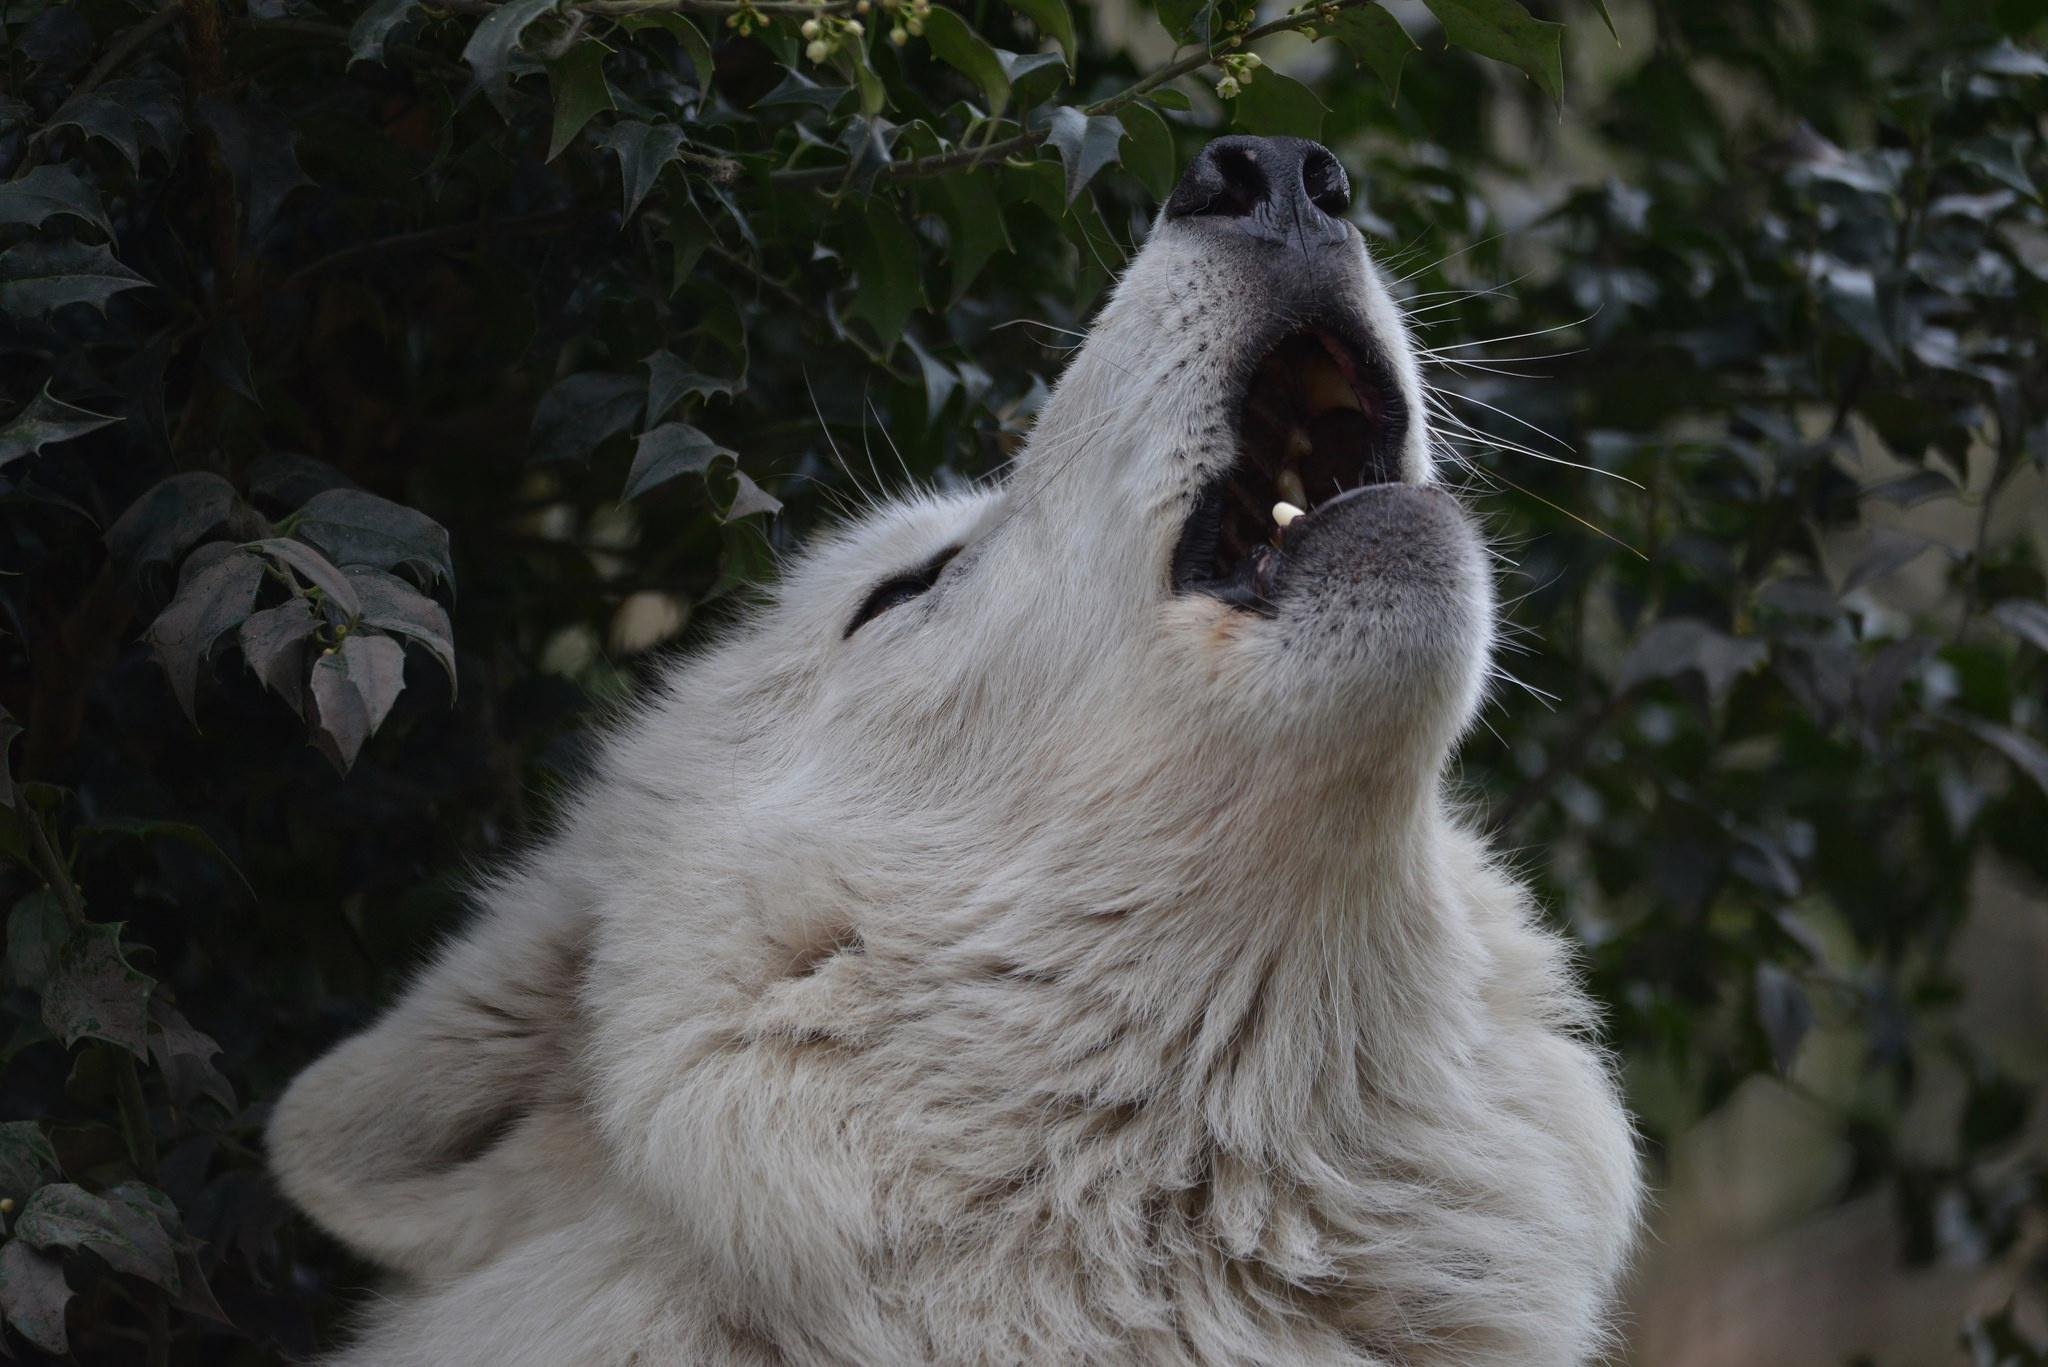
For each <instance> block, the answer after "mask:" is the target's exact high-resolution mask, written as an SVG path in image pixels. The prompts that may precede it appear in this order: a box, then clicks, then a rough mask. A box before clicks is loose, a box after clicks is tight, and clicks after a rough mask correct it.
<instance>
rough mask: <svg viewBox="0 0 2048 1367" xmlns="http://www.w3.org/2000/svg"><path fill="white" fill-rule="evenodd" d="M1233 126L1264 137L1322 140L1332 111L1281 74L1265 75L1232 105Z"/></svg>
mask: <svg viewBox="0 0 2048 1367" xmlns="http://www.w3.org/2000/svg"><path fill="white" fill-rule="evenodd" d="M1231 109H1232V122H1234V123H1235V124H1236V125H1237V126H1238V127H1239V128H1242V129H1243V130H1244V131H1245V132H1247V133H1256V134H1258V135H1259V136H1261V137H1272V136H1276V135H1277V136H1285V137H1292V138H1310V139H1314V138H1320V137H1321V136H1322V135H1323V115H1324V114H1326V113H1328V112H1329V111H1328V110H1326V109H1325V108H1324V107H1323V102H1322V101H1321V100H1319V99H1317V98H1316V93H1315V92H1314V91H1313V90H1310V89H1309V88H1308V87H1307V86H1305V85H1303V84H1302V83H1301V82H1300V81H1297V80H1295V79H1294V78H1293V77H1292V76H1283V75H1281V74H1280V73H1279V72H1277V71H1261V72H1259V73H1258V75H1257V76H1256V77H1255V78H1254V79H1253V80H1252V81H1251V82H1250V83H1249V84H1248V85H1246V86H1245V87H1244V89H1243V90H1242V91H1240V92H1239V93H1238V96H1237V98H1236V99H1235V100H1232V101H1231Z"/></svg>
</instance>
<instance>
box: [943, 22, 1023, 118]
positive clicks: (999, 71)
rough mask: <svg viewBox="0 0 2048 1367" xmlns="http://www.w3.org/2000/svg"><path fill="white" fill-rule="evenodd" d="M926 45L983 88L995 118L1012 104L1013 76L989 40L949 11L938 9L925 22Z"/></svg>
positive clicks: (948, 64)
mask: <svg viewBox="0 0 2048 1367" xmlns="http://www.w3.org/2000/svg"><path fill="white" fill-rule="evenodd" d="M924 38H925V42H927V43H929V44H930V45H931V49H932V55H933V56H935V57H937V58H938V59H939V60H940V61H942V62H944V63H945V64H946V65H947V66H950V67H952V68H953V69H954V70H955V71H957V72H959V73H960V74H961V75H963V76H965V77H966V78H967V79H968V80H970V81H972V82H974V84H975V85H976V86H977V87H979V88H980V90H981V94H982V98H983V99H985V100H986V101H987V102H988V112H989V113H990V114H991V115H994V114H999V113H1001V112H1002V109H1003V106H1005V105H1007V104H1008V103H1009V102H1010V76H1009V73H1008V72H1006V71H1004V70H1003V64H1002V62H1001V61H999V60H998V59H997V57H996V50H995V48H994V46H993V45H992V44H990V42H989V41H988V39H986V38H984V37H982V36H981V35H980V34H979V33H976V32H975V31H974V30H973V29H971V28H969V27H968V26H967V21H966V20H964V19H962V18H961V17H960V16H959V15H957V14H955V13H953V11H951V10H949V9H938V8H934V9H933V10H932V11H931V12H930V13H929V14H927V15H925V19H924Z"/></svg>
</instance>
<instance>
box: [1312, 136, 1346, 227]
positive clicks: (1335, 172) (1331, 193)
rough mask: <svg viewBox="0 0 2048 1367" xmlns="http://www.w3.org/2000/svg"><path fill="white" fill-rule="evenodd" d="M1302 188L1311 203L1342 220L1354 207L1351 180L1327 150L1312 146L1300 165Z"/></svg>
mask: <svg viewBox="0 0 2048 1367" xmlns="http://www.w3.org/2000/svg"><path fill="white" fill-rule="evenodd" d="M1301 187H1302V189H1303V190H1305V191H1306V192H1307V193H1308V202H1309V203H1311V204H1313V205H1315V206H1316V208H1318V209H1320V210H1322V211H1323V212H1324V213H1326V214H1328V215H1329V216H1330V217H1332V218H1341V217H1343V216H1344V214H1345V213H1346V212H1348V211H1349V210H1350V208H1351V181H1350V178H1349V177H1347V176H1346V175H1345V174H1344V168H1343V167H1342V166H1340V165H1339V164H1338V162H1337V159H1336V158H1335V157H1333V156H1331V155H1330V153H1329V152H1328V150H1326V149H1325V148H1322V147H1318V146H1314V145H1311V146H1310V148H1309V153H1308V156H1307V157H1306V158H1304V159H1303V161H1302V165H1301Z"/></svg>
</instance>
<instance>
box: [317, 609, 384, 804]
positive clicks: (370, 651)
mask: <svg viewBox="0 0 2048 1367" xmlns="http://www.w3.org/2000/svg"><path fill="white" fill-rule="evenodd" d="M404 687H405V651H404V649H403V648H402V647H400V645H399V644H398V642H396V641H394V640H392V639H391V638H390V637H389V636H382V635H375V634H372V633H368V632H364V631H361V630H357V631H351V632H350V633H349V634H348V636H347V637H346V638H345V639H343V641H342V643H341V644H340V645H338V646H336V647H334V648H333V649H331V650H328V651H325V652H323V653H322V654H321V656H320V658H319V659H318V660H316V661H315V662H314V664H313V705H314V709H315V718H314V723H313V737H314V741H315V743H316V744H318V745H319V747H320V751H321V753H322V754H324V755H326V756H327V758H328V759H329V760H330V761H332V762H333V764H334V767H335V768H336V769H338V770H339V771H340V772H342V773H343V774H346V773H347V772H348V771H349V768H350V766H351V765H353V764H354V763H355V760H356V755H357V754H358V753H360V752H361V750H362V748H363V742H364V741H366V740H368V739H369V738H370V737H371V736H373V735H375V734H376V732H377V728H378V727H379V726H381V725H383V723H384V718H385V717H387V716H389V715H390V713H391V705H392V704H393V703H395V702H397V701H398V695H399V693H400V692H401V691H402V690H403V689H404Z"/></svg>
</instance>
